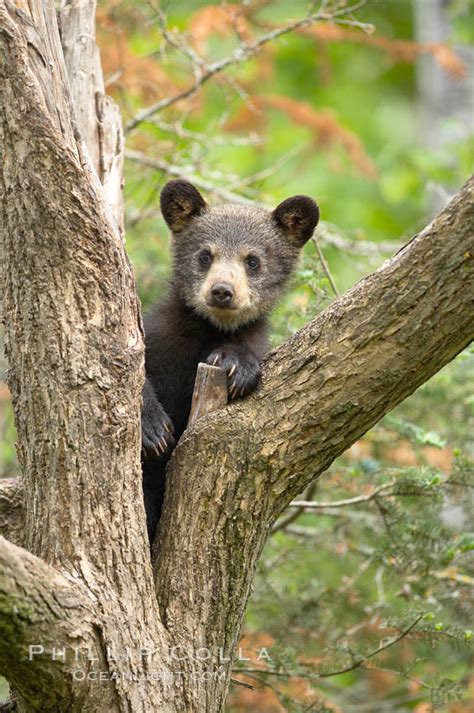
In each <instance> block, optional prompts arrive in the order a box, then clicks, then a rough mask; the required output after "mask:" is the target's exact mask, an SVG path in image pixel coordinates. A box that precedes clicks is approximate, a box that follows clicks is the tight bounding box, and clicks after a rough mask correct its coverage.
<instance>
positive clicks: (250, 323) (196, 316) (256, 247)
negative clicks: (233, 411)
mask: <svg viewBox="0 0 474 713" xmlns="http://www.w3.org/2000/svg"><path fill="white" fill-rule="evenodd" d="M160 202H161V211H162V213H163V217H164V219H165V220H166V222H167V224H168V226H169V228H170V230H171V233H172V239H173V241H172V246H173V271H172V277H171V280H170V285H169V291H168V296H167V297H166V299H165V300H164V301H163V302H160V303H159V304H158V305H156V306H155V307H154V308H153V309H152V311H151V312H150V313H149V314H148V315H147V316H146V317H145V319H144V324H145V369H146V379H145V385H144V389H143V402H142V454H143V490H144V498H145V509H146V513H147V527H148V535H149V538H150V543H152V542H153V539H154V536H155V531H156V526H157V524H158V520H159V518H160V513H161V508H162V504H163V496H164V489H165V469H166V464H167V462H168V460H169V457H170V454H171V451H172V449H173V447H174V445H175V442H176V441H177V440H178V439H179V437H180V436H181V434H182V433H183V431H184V430H185V428H186V424H187V420H188V416H189V411H190V407H191V399H192V394H193V388H194V380H195V377H196V370H197V365H198V363H199V362H206V363H207V364H213V365H215V366H219V367H221V368H222V369H224V370H225V371H226V372H227V383H228V389H229V399H230V400H232V399H237V398H241V397H243V396H247V394H250V393H251V392H252V391H253V390H254V389H255V387H256V386H257V384H258V382H259V379H260V364H261V361H262V359H263V357H264V356H265V354H266V352H267V350H268V342H267V315H268V314H269V312H270V310H271V309H272V307H273V306H274V304H275V302H276V301H277V300H278V298H279V297H280V295H281V293H282V290H283V288H284V286H285V284H286V282H287V280H288V278H289V276H290V274H291V271H292V269H293V268H294V266H295V264H296V261H297V258H298V255H299V252H300V249H301V248H302V246H303V245H304V244H305V243H306V242H307V241H308V240H309V239H310V237H311V236H312V234H313V231H314V228H315V227H316V225H317V223H318V220H319V209H318V206H317V205H316V203H315V202H314V201H313V199H312V198H309V197H308V196H294V197H292V198H287V199H286V200H284V201H283V202H282V203H280V205H279V206H278V207H277V208H275V210H274V211H273V212H269V211H267V210H264V209H263V208H259V207H256V206H250V205H249V206H246V205H237V204H224V205H219V206H215V207H210V206H208V205H207V204H206V202H205V201H204V199H203V197H202V196H201V194H200V193H199V191H197V189H196V188H195V187H194V186H193V185H192V184H191V183H189V182H188V181H184V180H174V181H170V182H169V183H167V184H166V185H165V187H164V188H163V190H162V192H161V201H160Z"/></svg>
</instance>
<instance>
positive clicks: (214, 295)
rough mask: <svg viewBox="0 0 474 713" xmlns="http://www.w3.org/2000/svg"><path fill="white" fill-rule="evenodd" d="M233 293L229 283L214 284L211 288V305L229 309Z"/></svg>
mask: <svg viewBox="0 0 474 713" xmlns="http://www.w3.org/2000/svg"><path fill="white" fill-rule="evenodd" d="M234 295H235V291H234V288H233V287H232V285H231V284H230V283H229V282H216V283H215V284H214V285H213V286H212V287H211V304H212V305H214V306H215V307H230V306H231V304H232V301H233V299H234Z"/></svg>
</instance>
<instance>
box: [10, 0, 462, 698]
mask: <svg viewBox="0 0 474 713" xmlns="http://www.w3.org/2000/svg"><path fill="white" fill-rule="evenodd" d="M94 5H95V4H94V3H93V2H86V1H84V2H77V3H69V2H64V3H63V4H62V6H61V10H60V15H59V17H60V25H61V37H60V35H59V32H58V25H57V20H56V15H55V9H54V5H53V3H51V2H41V0H32V2H30V3H28V6H26V5H25V6H23V5H22V6H21V7H20V6H19V7H15V6H13V5H12V4H11V3H10V2H5V1H3V2H1V3H0V18H1V20H0V38H1V50H2V57H3V58H4V60H3V62H2V65H1V69H0V71H1V80H2V81H1V92H2V102H1V106H2V112H1V123H0V126H1V131H2V145H3V147H4V159H3V164H2V173H1V177H2V180H1V184H0V185H1V186H2V196H3V201H2V214H3V215H2V217H3V219H4V224H5V230H4V236H5V258H6V273H5V274H6V279H5V322H6V336H7V350H8V357H9V362H10V375H9V378H10V387H11V391H12V395H13V400H14V408H15V417H16V425H17V430H18V452H19V458H20V461H21V465H22V470H23V482H22V483H16V484H12V483H8V484H7V486H8V488H4V489H3V500H2V508H3V511H4V512H5V517H6V518H7V529H9V530H11V531H12V532H14V533H16V534H14V535H13V538H14V539H16V540H17V542H18V544H13V542H11V541H8V540H6V539H2V540H1V542H0V558H1V567H0V572H1V577H0V611H1V614H2V616H1V619H0V629H1V633H2V642H3V643H2V645H1V646H0V662H1V667H2V672H3V673H4V675H5V676H6V677H7V678H8V680H9V681H10V683H11V685H12V687H13V688H14V690H15V691H16V693H17V694H18V696H17V699H16V706H17V708H18V709H19V710H41V711H44V710H68V711H70V710H81V711H93V710H111V711H112V710H117V711H119V710H132V711H142V710H143V711H150V710H160V711H183V710H189V711H202V710H206V711H218V710H222V708H223V705H224V700H225V695H226V691H227V688H228V684H229V678H230V674H231V668H232V666H231V660H232V654H233V652H234V650H235V647H236V644H237V641H238V634H239V629H240V623H241V619H242V615H243V612H244V609H245V605H246V601H247V598H248V595H249V591H250V587H251V582H252V576H253V573H254V567H255V564H256V561H257V559H258V556H259V554H260V552H261V549H262V546H263V544H264V542H265V538H266V535H267V533H268V531H269V528H270V527H271V525H272V523H273V522H274V521H275V519H276V518H277V517H278V516H279V514H281V513H282V511H283V510H284V508H285V507H286V505H287V504H288V503H289V502H290V500H291V499H292V498H293V497H294V496H295V495H296V494H297V493H299V492H301V491H302V489H303V488H304V487H305V485H307V484H308V483H309V482H310V481H311V480H313V479H314V478H315V477H317V476H319V475H320V474H321V473H323V472H324V470H325V469H326V468H327V467H328V465H329V464H330V463H331V462H332V461H333V460H334V458H335V457H336V456H337V455H339V454H340V453H342V452H343V451H344V450H345V449H346V448H347V447H348V446H349V445H350V444H351V443H353V442H354V440H355V439H356V438H357V437H358V436H360V435H361V434H362V433H364V432H365V431H366V430H367V429H368V428H370V427H371V426H372V425H373V424H374V423H376V422H377V421H378V420H379V419H380V418H381V416H382V415H383V414H384V413H386V412H387V411H389V410H390V409H391V408H393V406H395V405H396V404H397V403H399V402H400V401H401V400H402V399H403V398H405V397H406V396H407V395H408V394H410V393H412V392H413V391H414V390H415V389H416V388H417V387H418V386H419V385H420V384H422V383H423V382H424V381H425V380H427V379H428V378H429V377H430V376H431V375H432V374H434V373H435V372H436V371H437V370H438V369H440V368H441V367H442V366H443V365H444V364H446V363H447V362H448V361H449V360H450V359H452V358H453V357H454V356H455V355H456V354H457V353H458V352H459V351H461V350H462V349H463V348H464V347H465V346H466V345H467V344H468V343H469V342H470V340H471V339H472V335H473V328H474V317H473V315H474V310H473V309H472V297H471V296H472V281H473V278H472V264H471V263H472V254H473V250H474V238H473V233H474V231H473V226H474V205H473V200H472V198H473V195H472V194H473V188H474V183H473V181H472V180H471V181H469V182H468V183H467V184H466V185H465V186H464V187H463V188H462V189H461V191H460V192H459V194H458V195H457V196H456V197H455V198H454V200H453V201H452V202H451V203H450V205H449V206H447V208H446V209H445V210H444V211H443V212H442V213H441V214H440V215H439V216H438V218H437V219H436V220H435V221H433V223H431V224H430V225H429V226H427V228H426V229H425V230H423V231H422V232H421V233H420V234H419V235H417V236H415V237H414V238H413V239H412V240H411V241H410V242H409V243H408V244H407V245H406V246H405V247H404V248H403V249H402V250H400V251H399V252H398V253H397V254H396V255H395V256H394V257H393V258H392V259H391V260H389V261H388V262H387V263H385V264H384V265H383V266H382V267H381V268H380V269H379V270H378V271H377V272H375V273H374V274H372V275H370V276H369V277H367V278H366V279H364V280H362V281H361V282H360V283H358V284H357V285H356V286H355V287H354V288H352V289H351V290H350V291H349V292H347V293H346V294H345V295H343V296H342V297H341V298H339V299H338V300H336V301H335V302H334V303H333V305H332V306H331V307H330V308H328V309H327V310H325V311H324V312H323V313H321V314H320V315H318V316H317V317H316V318H315V319H314V320H313V321H312V322H311V323H310V324H308V325H307V326H306V327H305V328H304V329H303V330H301V331H300V332H299V333H298V334H297V335H296V336H295V337H294V338H292V339H291V340H289V341H288V342H286V343H285V344H283V345H282V346H281V347H280V348H279V349H278V350H277V351H276V352H275V353H273V354H272V355H271V356H270V358H269V359H268V360H267V362H266V364H265V369H264V378H263V385H262V388H261V389H260V390H259V391H258V392H257V393H256V394H255V395H254V396H252V397H251V398H249V399H246V400H245V401H244V402H242V403H239V404H235V405H232V406H229V407H226V408H224V409H221V410H219V412H218V413H216V414H214V415H211V416H209V417H207V418H203V419H202V420H199V421H198V423H197V424H196V425H195V426H193V427H192V428H191V429H190V430H189V431H188V432H187V433H186V434H185V435H184V436H183V438H182V440H181V442H180V444H179V446H178V447H177V449H176V451H175V454H174V456H173V458H172V461H171V464H170V469H169V481H168V482H169V487H168V491H167V495H166V501H165V509H164V514H163V517H162V523H161V528H160V533H159V536H158V539H157V542H156V543H155V547H154V557H153V563H150V560H149V555H148V545H147V542H146V534H145V525H144V510H143V504H142V498H141V478H140V447H139V442H140V438H139V430H140V429H139V426H140V423H139V413H140V411H139V409H140V390H141V385H142V381H143V341H142V330H141V321H140V316H139V305H138V301H137V297H136V292H135V285H134V279H133V274H132V271H131V268H130V265H129V262H128V260H127V257H126V254H125V251H124V246H123V241H122V235H121V209H120V205H121V200H120V190H119V188H120V161H121V158H120V157H121V150H122V141H121V133H120V130H119V126H118V123H117V114H116V111H115V110H114V108H113V105H111V104H110V102H109V100H107V99H106V98H104V96H103V85H102V80H101V74H100V68H99V65H98V60H97V54H96V50H95V46H94V44H92V43H91V41H90V39H89V38H91V37H92V36H93V17H94V10H95V6H94ZM307 22H308V24H310V22H311V21H310V20H308V21H307ZM85 29H86V31H84V30H85ZM61 40H62V43H63V45H61ZM66 68H67V69H69V72H70V75H69V76H70V83H71V92H70V91H69V88H68V81H67V77H66ZM79 68H80V69H79ZM79 82H81V83H79ZM73 104H74V106H75V108H76V109H75V112H73V111H71V106H72V105H73ZM80 110H83V111H80ZM74 117H76V118H74ZM111 138H112V139H113V140H110V139H111ZM106 139H107V140H106ZM84 140H85V142H86V143H84ZM99 179H100V180H99ZM290 435H291V437H290ZM20 492H23V499H24V508H23V507H21V506H19V505H18V499H19V493H20ZM23 513H24V515H23ZM23 516H24V525H23V526H22V527H18V519H19V518H21V517H23ZM8 518H9V520H8ZM20 538H21V539H20Z"/></svg>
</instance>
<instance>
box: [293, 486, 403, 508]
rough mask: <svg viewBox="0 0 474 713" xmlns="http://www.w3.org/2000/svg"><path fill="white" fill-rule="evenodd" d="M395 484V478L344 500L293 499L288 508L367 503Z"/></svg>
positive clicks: (333, 506)
mask: <svg viewBox="0 0 474 713" xmlns="http://www.w3.org/2000/svg"><path fill="white" fill-rule="evenodd" d="M395 484H396V481H395V480H392V481H390V483H385V484H384V485H380V486H379V487H378V488H376V489H375V490H373V491H372V492H371V493H368V494H367V495H356V496H355V497H354V498H346V499H345V500H334V501H333V502H317V501H316V500H293V502H291V503H290V504H289V506H288V507H290V508H301V509H303V510H325V509H326V508H342V507H347V506H350V505H357V504H358V503H368V502H369V501H370V500H375V498H376V497H377V496H378V495H379V494H380V493H382V492H383V491H384V490H389V489H390V488H393V486H394V485H395Z"/></svg>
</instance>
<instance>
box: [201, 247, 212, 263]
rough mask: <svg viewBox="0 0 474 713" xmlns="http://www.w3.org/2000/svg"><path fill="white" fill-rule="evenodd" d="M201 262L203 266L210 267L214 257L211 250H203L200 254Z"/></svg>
mask: <svg viewBox="0 0 474 713" xmlns="http://www.w3.org/2000/svg"><path fill="white" fill-rule="evenodd" d="M199 262H200V263H201V265H210V264H211V262H212V255H211V253H210V252H209V250H201V252H200V253H199Z"/></svg>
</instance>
